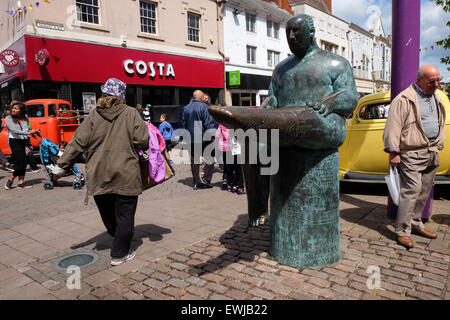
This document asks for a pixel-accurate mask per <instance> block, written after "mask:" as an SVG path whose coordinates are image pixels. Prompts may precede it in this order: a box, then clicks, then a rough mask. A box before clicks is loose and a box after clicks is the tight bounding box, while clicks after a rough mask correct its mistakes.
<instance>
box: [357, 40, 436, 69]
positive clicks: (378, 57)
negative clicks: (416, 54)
mask: <svg viewBox="0 0 450 320" xmlns="http://www.w3.org/2000/svg"><path fill="white" fill-rule="evenodd" d="M441 45H442V44H441V43H440V42H436V45H431V46H429V47H423V50H425V51H428V50H434V49H436V47H438V48H440V47H441ZM419 51H420V52H421V51H422V48H419ZM387 56H388V57H389V56H390V53H388V54H387ZM375 59H380V56H376V57H375ZM364 62H366V63H369V59H368V58H366V60H355V61H354V64H359V63H364Z"/></svg>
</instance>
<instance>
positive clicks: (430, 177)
mask: <svg viewBox="0 0 450 320" xmlns="http://www.w3.org/2000/svg"><path fill="white" fill-rule="evenodd" d="M438 168H439V154H438V153H437V152H434V151H428V150H426V149H425V150H419V151H407V152H404V153H402V154H401V162H400V165H399V166H398V169H399V170H398V172H399V175H400V200H399V205H398V211H397V218H396V220H395V232H396V233H397V236H402V237H404V236H407V237H409V236H410V235H411V228H414V229H415V230H422V229H424V226H423V223H422V212H423V210H424V208H425V205H426V203H427V200H428V196H429V195H430V192H431V187H432V186H433V182H434V177H435V176H436V172H437V170H438Z"/></svg>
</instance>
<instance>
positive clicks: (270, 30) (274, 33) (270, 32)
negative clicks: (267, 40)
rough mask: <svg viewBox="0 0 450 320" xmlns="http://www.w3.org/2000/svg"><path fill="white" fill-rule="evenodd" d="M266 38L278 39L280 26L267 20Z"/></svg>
mask: <svg viewBox="0 0 450 320" xmlns="http://www.w3.org/2000/svg"><path fill="white" fill-rule="evenodd" d="M267 36H268V37H271V38H276V39H280V24H279V23H276V22H272V21H269V20H267Z"/></svg>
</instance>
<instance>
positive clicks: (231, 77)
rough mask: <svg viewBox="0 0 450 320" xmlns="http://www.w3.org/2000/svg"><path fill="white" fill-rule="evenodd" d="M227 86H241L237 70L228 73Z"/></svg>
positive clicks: (239, 73) (239, 74)
mask: <svg viewBox="0 0 450 320" xmlns="http://www.w3.org/2000/svg"><path fill="white" fill-rule="evenodd" d="M228 84H229V85H230V86H238V85H240V84H241V72H240V71H239V70H237V71H230V72H229V74H228Z"/></svg>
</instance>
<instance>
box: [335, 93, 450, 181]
mask: <svg viewBox="0 0 450 320" xmlns="http://www.w3.org/2000/svg"><path fill="white" fill-rule="evenodd" d="M437 93H438V94H439V96H440V97H441V99H442V101H443V102H444V105H445V112H446V116H447V118H446V120H445V134H446V138H447V140H446V142H445V144H444V149H442V150H441V151H440V152H439V157H440V162H441V164H440V166H439V170H438V172H437V175H436V179H435V183H436V184H450V101H449V99H448V97H447V95H446V94H445V93H444V92H443V91H441V90H437ZM390 101H391V93H390V92H380V93H374V94H370V95H367V96H364V97H362V98H361V99H360V100H359V101H358V105H357V106H356V109H355V111H354V112H353V114H352V115H351V116H350V117H349V118H348V119H347V137H346V138H345V141H344V143H343V145H342V146H341V147H340V148H339V178H340V180H341V181H353V182H372V183H384V182H385V181H384V176H385V175H387V174H388V173H389V155H388V153H386V152H384V151H383V149H384V145H383V130H384V126H385V125H386V116H387V115H388V114H389V105H390Z"/></svg>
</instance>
